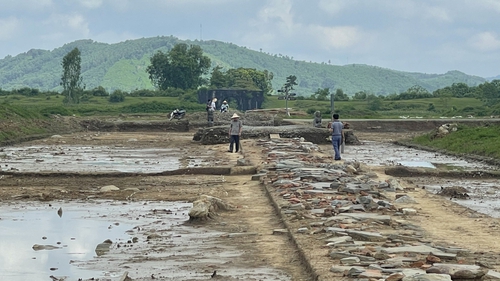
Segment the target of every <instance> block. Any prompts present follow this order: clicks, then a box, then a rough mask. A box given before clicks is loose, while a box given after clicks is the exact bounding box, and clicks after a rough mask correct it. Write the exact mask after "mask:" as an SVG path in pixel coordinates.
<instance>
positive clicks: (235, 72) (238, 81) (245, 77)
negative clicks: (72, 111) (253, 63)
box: [210, 66, 273, 94]
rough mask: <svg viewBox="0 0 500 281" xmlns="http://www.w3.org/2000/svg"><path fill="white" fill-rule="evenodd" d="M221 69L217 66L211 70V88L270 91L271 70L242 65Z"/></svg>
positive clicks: (265, 92) (266, 92) (267, 92)
mask: <svg viewBox="0 0 500 281" xmlns="http://www.w3.org/2000/svg"><path fill="white" fill-rule="evenodd" d="M221 69H222V68H221V67H220V66H217V67H215V68H214V69H213V71H212V76H211V78H210V86H211V87H213V88H219V89H220V88H231V89H245V90H261V91H262V92H264V94H269V93H270V92H271V91H272V85H271V80H272V79H273V73H272V72H269V71H267V70H264V71H260V70H256V69H255V68H243V67H240V68H233V69H229V70H228V71H226V72H222V71H221Z"/></svg>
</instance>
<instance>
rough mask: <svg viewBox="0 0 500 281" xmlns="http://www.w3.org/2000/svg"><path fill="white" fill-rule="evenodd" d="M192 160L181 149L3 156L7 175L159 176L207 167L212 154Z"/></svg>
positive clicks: (46, 150)
mask: <svg viewBox="0 0 500 281" xmlns="http://www.w3.org/2000/svg"><path fill="white" fill-rule="evenodd" d="M206 153H207V154H208V155H199V156H197V157H189V156H187V157H186V155H185V152H184V151H182V150H181V149H167V148H126V147H112V146H70V145H54V146H29V147H6V148H4V149H3V151H2V152H0V159H2V162H1V164H0V166H1V167H0V168H1V170H3V171H19V172H82V173H85V172H124V173H126V172H134V173H159V172H162V171H172V170H177V169H179V168H183V167H197V166H203V165H207V163H208V162H207V161H210V160H211V158H210V156H211V155H210V154H211V153H212V152H210V151H207V152H206Z"/></svg>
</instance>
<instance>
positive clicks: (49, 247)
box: [32, 244, 61, 251]
mask: <svg viewBox="0 0 500 281" xmlns="http://www.w3.org/2000/svg"><path fill="white" fill-rule="evenodd" d="M32 248H33V250H35V251H42V250H55V249H60V248H61V247H57V246H52V245H39V244H35V245H33V247H32Z"/></svg>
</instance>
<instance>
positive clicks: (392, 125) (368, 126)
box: [343, 119, 500, 132]
mask: <svg viewBox="0 0 500 281" xmlns="http://www.w3.org/2000/svg"><path fill="white" fill-rule="evenodd" d="M343 121H344V120H343ZM345 122H347V123H349V124H350V125H351V128H352V129H353V130H354V131H360V132H409V131H422V132H426V131H431V130H433V129H436V128H437V127H439V126H441V125H443V124H449V123H457V124H464V125H468V126H483V125H485V124H495V125H500V119H480V120H477V119H432V120H424V119H412V120H408V119H404V120H393V119H391V120H345Z"/></svg>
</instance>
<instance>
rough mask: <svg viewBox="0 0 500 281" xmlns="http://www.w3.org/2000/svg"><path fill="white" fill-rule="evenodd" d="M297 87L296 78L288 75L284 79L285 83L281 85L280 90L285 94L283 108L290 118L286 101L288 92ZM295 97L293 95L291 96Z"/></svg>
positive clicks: (288, 96) (288, 97) (288, 95)
mask: <svg viewBox="0 0 500 281" xmlns="http://www.w3.org/2000/svg"><path fill="white" fill-rule="evenodd" d="M295 85H297V76H295V75H290V76H288V77H287V78H286V83H285V85H283V88H282V89H281V90H280V91H281V92H284V93H285V107H286V115H288V116H290V111H288V100H289V99H290V95H291V93H290V91H291V90H293V89H294V88H293V86H295ZM293 95H295V94H293Z"/></svg>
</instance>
